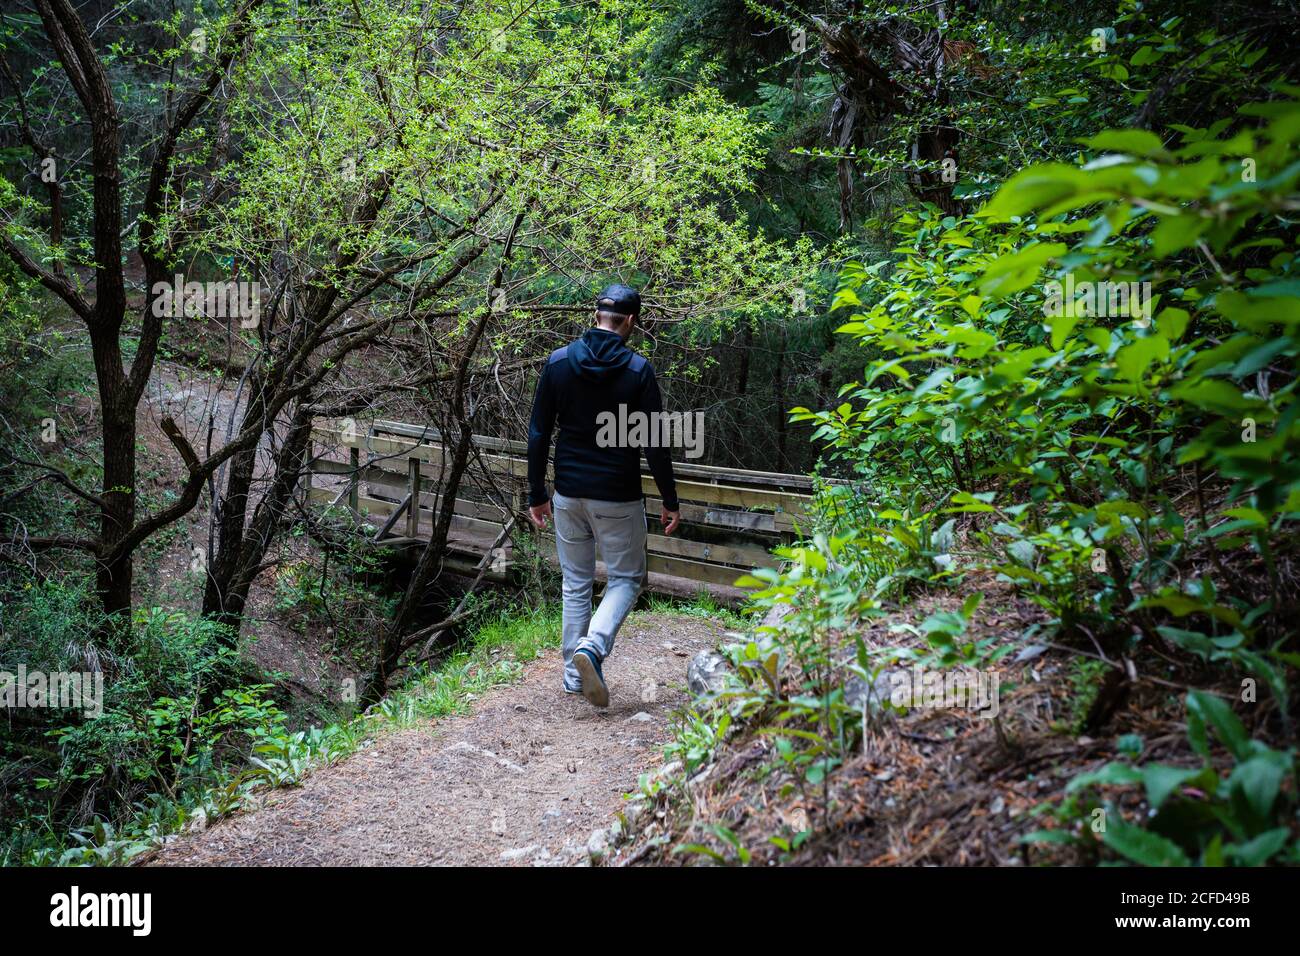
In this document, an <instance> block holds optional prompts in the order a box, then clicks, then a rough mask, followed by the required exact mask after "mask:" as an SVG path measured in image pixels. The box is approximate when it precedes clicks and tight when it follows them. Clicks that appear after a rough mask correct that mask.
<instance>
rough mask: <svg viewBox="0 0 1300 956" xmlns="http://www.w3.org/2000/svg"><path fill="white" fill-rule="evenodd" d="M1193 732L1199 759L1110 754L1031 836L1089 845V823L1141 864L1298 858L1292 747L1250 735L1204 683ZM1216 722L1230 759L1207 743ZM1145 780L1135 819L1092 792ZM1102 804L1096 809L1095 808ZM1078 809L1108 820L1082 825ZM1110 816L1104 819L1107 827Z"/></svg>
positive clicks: (1191, 718) (1190, 699)
mask: <svg viewBox="0 0 1300 956" xmlns="http://www.w3.org/2000/svg"><path fill="white" fill-rule="evenodd" d="M1186 703H1187V738H1188V742H1189V744H1190V745H1191V748H1192V750H1193V752H1194V753H1195V754H1196V755H1197V756H1199V757H1200V758H1201V760H1202V763H1201V764H1199V765H1197V766H1191V767H1176V766H1169V765H1167V764H1159V763H1148V764H1144V765H1140V766H1139V765H1135V764H1132V763H1120V762H1116V763H1109V764H1106V765H1105V766H1104V767H1102V768H1101V769H1099V770H1096V771H1093V772H1090V773H1085V774H1080V775H1079V776H1077V777H1075V778H1074V779H1073V780H1072V781H1070V785H1069V787H1068V788H1067V791H1066V792H1067V794H1068V795H1071V796H1070V798H1069V799H1067V800H1066V801H1065V802H1064V803H1063V804H1062V805H1061V806H1060V807H1058V808H1057V809H1056V811H1055V816H1056V818H1057V820H1058V821H1059V822H1060V823H1062V824H1064V829H1061V830H1047V831H1039V832H1037V833H1033V834H1030V835H1029V836H1027V837H1026V840H1027V841H1028V842H1042V843H1051V842H1062V839H1063V838H1065V839H1066V840H1068V842H1072V843H1074V844H1076V845H1078V846H1081V847H1085V848H1086V847H1093V846H1094V842H1093V839H1092V838H1090V836H1089V830H1091V831H1092V832H1094V833H1098V834H1099V835H1100V837H1101V842H1102V843H1103V844H1104V845H1105V846H1106V847H1107V848H1108V849H1109V850H1111V851H1113V852H1114V853H1115V854H1117V855H1118V856H1119V857H1122V858H1123V859H1125V860H1127V861H1129V862H1131V863H1136V864H1139V865H1142V866H1188V865H1191V864H1197V865H1200V866H1262V865H1263V864H1265V863H1268V862H1288V863H1292V864H1294V863H1297V862H1300V840H1297V839H1296V837H1295V836H1294V834H1292V832H1291V828H1290V823H1291V822H1292V821H1293V819H1294V817H1295V813H1296V808H1297V797H1296V793H1295V788H1294V787H1290V788H1288V787H1287V786H1286V783H1287V781H1288V780H1290V781H1294V780H1295V778H1296V774H1297V771H1298V770H1300V767H1298V766H1297V763H1296V752H1295V750H1294V749H1293V748H1288V749H1286V750H1277V749H1274V748H1272V747H1269V746H1267V745H1266V744H1264V743H1262V742H1260V741H1258V740H1252V739H1251V738H1250V735H1249V734H1248V733H1247V731H1246V728H1245V727H1244V726H1242V723H1241V721H1240V719H1238V717H1237V715H1236V714H1234V713H1233V711H1232V708H1231V707H1229V706H1228V704H1227V703H1226V702H1225V701H1224V700H1223V699H1222V698H1219V697H1216V696H1214V695H1211V694H1207V693H1205V692H1203V691H1192V692H1191V693H1189V694H1188V695H1187V699H1186ZM1209 731H1213V733H1214V736H1215V737H1216V738H1217V743H1218V744H1219V748H1220V749H1221V750H1226V751H1227V755H1228V765H1227V768H1226V770H1221V769H1219V766H1221V765H1222V760H1219V759H1216V758H1215V757H1214V754H1213V753H1212V751H1211V738H1210V735H1209ZM1132 787H1140V788H1141V793H1142V796H1143V797H1144V802H1143V806H1144V807H1145V809H1146V811H1147V812H1146V813H1145V817H1146V820H1145V821H1144V825H1143V826H1138V825H1136V824H1133V823H1129V822H1128V821H1126V820H1125V819H1124V817H1123V816H1122V815H1121V813H1120V811H1119V810H1118V809H1117V808H1116V806H1115V805H1114V804H1113V803H1111V802H1108V801H1107V802H1101V801H1099V800H1098V799H1097V798H1096V796H1095V794H1096V793H1097V792H1098V791H1100V790H1102V789H1104V788H1132ZM1097 810H1100V811H1101V813H1100V814H1098V813H1097V812H1096V811H1097ZM1080 819H1086V820H1098V821H1104V825H1103V824H1102V823H1100V822H1099V823H1098V824H1097V825H1096V826H1091V827H1089V826H1084V825H1077V824H1076V821H1078V820H1080ZM1103 826H1104V828H1103Z"/></svg>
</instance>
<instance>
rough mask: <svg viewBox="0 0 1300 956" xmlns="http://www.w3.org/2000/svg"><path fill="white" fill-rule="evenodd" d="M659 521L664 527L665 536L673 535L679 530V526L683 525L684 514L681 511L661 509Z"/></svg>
mask: <svg viewBox="0 0 1300 956" xmlns="http://www.w3.org/2000/svg"><path fill="white" fill-rule="evenodd" d="M659 521H660V522H661V523H662V524H663V526H664V534H666V535H668V534H672V533H673V532H674V531H676V530H677V526H678V525H679V524H681V523H682V513H681V512H680V511H669V510H668V509H667V508H661V509H660V511H659Z"/></svg>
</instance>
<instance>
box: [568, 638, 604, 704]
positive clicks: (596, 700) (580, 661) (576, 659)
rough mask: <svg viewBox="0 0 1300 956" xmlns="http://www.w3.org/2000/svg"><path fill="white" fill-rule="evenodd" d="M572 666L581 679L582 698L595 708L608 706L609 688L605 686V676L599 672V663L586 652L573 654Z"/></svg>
mask: <svg viewBox="0 0 1300 956" xmlns="http://www.w3.org/2000/svg"><path fill="white" fill-rule="evenodd" d="M573 666H574V667H576V668H577V669H578V676H579V677H581V678H582V696H583V697H585V698H587V701H588V702H589V703H591V704H593V705H594V706H596V707H608V706H609V688H608V687H606V686H605V675H604V674H602V673H601V671H600V661H598V660H596V655H595V654H593V653H592V652H591V651H588V650H579V651H576V652H574V655H573Z"/></svg>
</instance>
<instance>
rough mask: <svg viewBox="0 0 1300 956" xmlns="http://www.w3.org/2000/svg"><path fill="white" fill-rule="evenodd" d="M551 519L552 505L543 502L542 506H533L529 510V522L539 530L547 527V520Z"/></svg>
mask: <svg viewBox="0 0 1300 956" xmlns="http://www.w3.org/2000/svg"><path fill="white" fill-rule="evenodd" d="M550 517H551V503H550V502H549V501H543V502H542V503H541V504H540V505H533V506H532V507H531V508H529V509H528V520H529V521H531V522H532V523H533V524H534V525H535V526H536V527H538V528H545V527H546V519H548V518H550Z"/></svg>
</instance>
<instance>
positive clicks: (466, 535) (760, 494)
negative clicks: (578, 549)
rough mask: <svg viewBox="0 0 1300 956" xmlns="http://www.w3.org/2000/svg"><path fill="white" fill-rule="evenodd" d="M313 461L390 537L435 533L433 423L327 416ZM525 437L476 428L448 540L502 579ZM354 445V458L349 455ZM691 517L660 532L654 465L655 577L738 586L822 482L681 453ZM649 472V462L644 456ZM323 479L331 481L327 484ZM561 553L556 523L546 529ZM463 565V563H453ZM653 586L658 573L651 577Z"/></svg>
mask: <svg viewBox="0 0 1300 956" xmlns="http://www.w3.org/2000/svg"><path fill="white" fill-rule="evenodd" d="M312 439H313V442H314V443H315V444H316V445H317V446H318V447H317V448H314V449H313V455H312V457H311V463H310V466H309V469H308V475H307V479H306V480H307V484H308V486H309V492H308V494H309V498H310V500H311V501H313V502H317V503H329V504H335V505H341V504H346V505H347V506H348V507H350V508H351V509H352V510H353V511H354V512H356V513H358V514H364V515H367V516H369V517H371V518H373V519H376V521H377V522H382V524H381V525H380V527H379V529H378V533H377V534H376V540H377V541H379V542H380V543H384V544H389V545H393V546H403V545H413V544H417V543H420V542H423V541H425V540H427V538H428V535H429V534H430V533H431V531H432V527H433V520H434V516H435V515H436V513H437V509H438V508H439V507H440V504H441V503H440V499H439V497H438V495H437V488H438V485H439V476H440V474H441V472H442V469H443V465H444V462H445V460H446V456H447V450H446V449H445V448H444V446H443V444H442V436H441V435H440V434H439V433H438V432H437V430H436V429H434V428H426V427H421V426H418V425H411V424H407V423H403V422H393V421H385V420H380V421H376V422H374V423H372V424H371V425H369V426H368V427H366V428H365V429H364V430H363V428H362V427H361V426H360V425H358V426H356V427H342V426H339V425H320V426H318V427H316V428H314V429H313V431H312ZM526 451H527V449H526V447H525V446H524V444H523V443H522V442H513V441H509V440H506V439H500V438H493V437H490V436H486V435H483V436H479V435H476V436H474V442H473V457H472V464H471V469H470V473H469V474H467V475H466V479H465V480H464V481H462V489H461V492H460V493H459V494H458V495H457V497H456V499H455V502H454V506H453V507H454V509H455V517H454V518H453V521H452V528H451V534H450V537H449V540H448V549H449V551H451V552H452V554H453V555H459V556H461V557H462V558H465V559H469V560H468V561H467V562H466V563H467V564H468V565H469V566H473V565H475V564H477V562H478V560H479V559H481V558H482V556H483V555H484V554H485V553H487V552H489V551H493V552H499V553H494V554H493V558H494V560H493V562H492V564H493V567H494V568H496V569H499V570H495V571H493V572H490V573H491V574H492V576H495V577H503V576H504V575H505V573H506V570H505V569H508V567H509V561H510V556H511V554H512V544H511V543H510V542H509V541H507V540H505V539H506V538H508V535H505V534H504V531H505V529H506V526H507V524H509V522H510V521H511V518H512V517H513V518H514V519H515V527H524V526H525V525H526V521H525V519H524V517H523V512H524V511H525V508H526V504H527V477H528V461H527V457H526ZM344 454H346V460H342V456H343V455H344ZM673 467H674V472H675V474H676V478H677V494H678V497H679V498H680V499H681V513H682V525H681V527H680V529H679V530H678V532H677V533H676V534H674V536H673V537H668V536H666V535H663V534H662V533H657V530H658V528H659V522H658V520H657V516H658V513H659V510H660V507H661V505H662V502H661V500H660V498H659V496H658V489H657V487H656V486H655V483H654V479H653V478H652V477H651V476H650V474H649V473H648V472H646V471H644V470H643V474H642V488H643V490H644V492H645V494H646V507H647V511H648V513H649V515H650V518H651V521H650V534H649V535H648V536H647V544H646V549H647V552H648V554H647V564H648V567H649V570H650V572H651V573H652V575H654V574H665V575H670V576H673V577H676V578H685V579H687V580H689V581H693V582H698V583H700V584H705V585H710V586H712V587H714V588H717V587H722V588H730V587H731V586H732V585H733V584H734V582H735V580H736V578H737V577H739V576H740V575H741V574H743V573H745V572H746V571H747V570H749V569H750V568H754V567H774V566H776V564H777V563H778V559H777V558H775V557H774V556H773V555H772V554H771V553H770V551H769V549H770V548H771V547H772V546H774V545H776V544H779V543H782V542H784V541H789V540H792V539H793V537H794V536H795V534H796V531H797V529H798V528H799V526H800V525H806V524H807V516H808V513H809V507H810V502H811V492H812V481H811V479H809V478H808V477H807V476H804V475H787V474H781V473H779V472H763V471H740V470H735V469H729V468H719V467H716V466H710V465H697V464H694V463H691V462H674V465H673ZM643 469H644V463H643ZM317 476H321V477H322V478H323V479H324V480H323V481H322V482H321V483H319V484H318V482H317ZM534 535H535V538H536V539H537V540H539V543H540V545H541V546H542V547H543V548H545V549H548V550H550V551H552V552H553V551H554V537H553V535H551V534H550V533H549V532H548V533H543V534H540V535H539V534H537V533H536V532H535V531H534ZM454 564H455V562H454V561H453V565H454ZM651 585H652V587H653V586H654V578H653V577H652V579H651Z"/></svg>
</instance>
